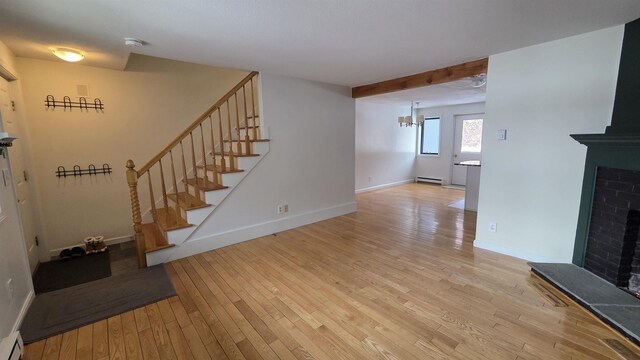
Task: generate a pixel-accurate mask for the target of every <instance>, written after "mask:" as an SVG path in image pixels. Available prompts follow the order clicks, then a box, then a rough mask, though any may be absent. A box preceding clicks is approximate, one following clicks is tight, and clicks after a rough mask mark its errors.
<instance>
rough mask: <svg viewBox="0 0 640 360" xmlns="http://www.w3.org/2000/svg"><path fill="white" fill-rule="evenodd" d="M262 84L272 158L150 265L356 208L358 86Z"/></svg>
mask: <svg viewBox="0 0 640 360" xmlns="http://www.w3.org/2000/svg"><path fill="white" fill-rule="evenodd" d="M259 83H260V91H259V93H260V97H261V98H260V101H259V104H260V111H259V113H260V116H261V123H262V125H263V126H264V128H263V129H262V131H263V132H264V134H265V135H266V136H265V137H268V138H269V139H270V142H269V143H267V144H266V148H263V151H264V152H265V154H264V155H263V156H261V157H260V160H259V161H258V162H257V163H256V164H255V166H254V167H252V168H251V171H249V172H248V173H247V174H245V175H244V178H243V179H242V181H241V182H240V183H239V184H238V185H237V186H235V187H234V189H233V191H231V192H230V193H229V194H228V196H227V197H226V199H225V200H224V202H222V203H221V204H220V205H219V206H217V207H216V208H215V210H214V211H213V212H212V213H211V214H210V215H209V216H208V217H207V218H206V219H205V220H204V221H203V222H202V223H201V224H200V225H199V226H198V227H197V229H195V231H193V232H192V233H191V234H190V235H189V237H188V238H187V239H186V241H185V242H184V243H182V244H179V245H177V246H175V247H173V248H171V249H165V250H163V251H162V252H158V253H155V254H154V253H151V254H148V256H147V261H148V264H149V265H151V264H154V263H159V262H166V261H170V260H174V259H178V258H182V257H185V256H189V255H193V254H197V253H200V252H203V251H208V250H211V249H215V248H219V247H223V246H226V245H230V244H234V243H238V242H242V241H246V240H249V239H253V238H256V237H260V236H263V235H268V234H272V233H275V232H279V231H283V230H286V229H290V228H294V227H298V226H302V225H305V224H308V223H312V222H317V221H321V220H325V219H328V218H331V217H335V216H339V215H344V214H347V213H351V212H353V211H355V210H356V206H355V195H354V190H355V189H354V168H355V153H354V148H355V103H354V100H353V99H352V98H351V90H350V88H348V87H341V86H336V85H329V84H323V83H318V82H313V81H308V80H301V79H295V78H290V77H284V76H277V75H270V74H264V73H261V74H260V81H259ZM285 204H286V205H288V212H286V213H282V214H278V212H277V207H278V205H285Z"/></svg>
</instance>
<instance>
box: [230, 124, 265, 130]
mask: <svg viewBox="0 0 640 360" xmlns="http://www.w3.org/2000/svg"><path fill="white" fill-rule="evenodd" d="M247 127H248V128H249V129H253V128H259V127H260V124H258V125H249V126H245V125H242V126H240V127H239V128H238V127H234V129H236V130H238V129H240V130H244V129H246V128H247Z"/></svg>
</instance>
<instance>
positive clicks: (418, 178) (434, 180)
mask: <svg viewBox="0 0 640 360" xmlns="http://www.w3.org/2000/svg"><path fill="white" fill-rule="evenodd" d="M416 182H425V183H431V184H440V185H442V179H438V178H431V177H424V176H416Z"/></svg>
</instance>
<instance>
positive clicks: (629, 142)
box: [571, 133, 640, 146]
mask: <svg viewBox="0 0 640 360" xmlns="http://www.w3.org/2000/svg"><path fill="white" fill-rule="evenodd" d="M571 137H572V138H573V139H574V140H576V141H577V142H579V143H580V144H582V145H587V146H591V145H607V146H640V134H620V133H615V134H607V133H604V134H573V135H571Z"/></svg>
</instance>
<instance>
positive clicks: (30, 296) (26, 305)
mask: <svg viewBox="0 0 640 360" xmlns="http://www.w3.org/2000/svg"><path fill="white" fill-rule="evenodd" d="M35 297H36V294H35V292H33V290H31V291H29V294H28V295H27V298H26V299H25V300H24V303H23V304H22V308H21V309H20V313H19V314H18V318H17V319H16V322H15V323H14V324H13V330H12V331H18V330H19V329H20V326H21V325H22V320H24V317H25V316H26V315H27V311H28V310H29V306H31V303H32V302H33V299H35Z"/></svg>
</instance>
